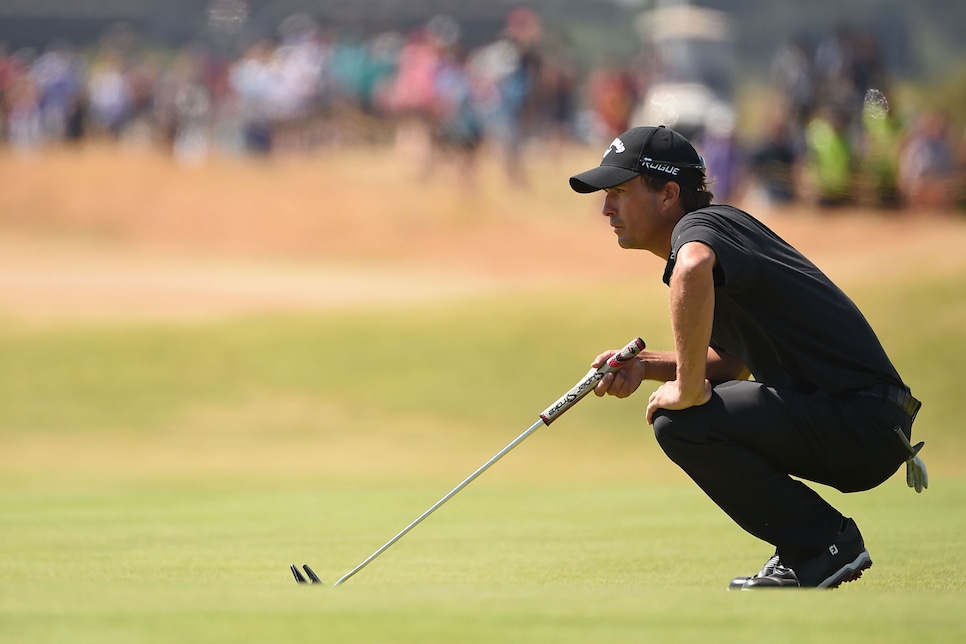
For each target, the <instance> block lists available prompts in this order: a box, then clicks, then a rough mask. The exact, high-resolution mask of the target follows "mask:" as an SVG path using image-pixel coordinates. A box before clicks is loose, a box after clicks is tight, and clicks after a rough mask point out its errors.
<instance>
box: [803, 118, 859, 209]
mask: <svg viewBox="0 0 966 644" xmlns="http://www.w3.org/2000/svg"><path fill="white" fill-rule="evenodd" d="M845 128H846V116H845V115H844V114H843V113H842V112H841V110H839V109H836V108H834V107H832V106H830V105H825V106H823V107H822V108H820V109H819V111H818V112H817V113H816V114H815V115H814V116H813V117H812V119H811V121H809V123H808V126H807V127H806V130H805V139H806V146H807V147H806V157H805V161H806V176H807V180H808V188H809V192H810V194H811V197H812V198H813V200H814V201H815V202H816V203H817V204H818V205H820V206H823V207H833V206H842V205H845V204H847V203H849V202H850V201H851V200H852V151H851V149H850V147H849V141H848V136H847V133H846V129H845Z"/></svg>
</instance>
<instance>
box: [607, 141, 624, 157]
mask: <svg viewBox="0 0 966 644" xmlns="http://www.w3.org/2000/svg"><path fill="white" fill-rule="evenodd" d="M611 150H613V151H614V152H616V153H617V154H620V153H621V152H623V151H624V142H623V141H621V140H620V137H618V138H616V139H614V140H613V141H611V143H610V147H608V148H607V149H606V150H604V156H605V157H606V156H607V155H608V154H610V151H611Z"/></svg>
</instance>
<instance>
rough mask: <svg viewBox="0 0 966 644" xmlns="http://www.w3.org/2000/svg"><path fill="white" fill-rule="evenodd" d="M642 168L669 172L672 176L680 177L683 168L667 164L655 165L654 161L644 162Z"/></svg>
mask: <svg viewBox="0 0 966 644" xmlns="http://www.w3.org/2000/svg"><path fill="white" fill-rule="evenodd" d="M641 166H642V167H644V168H647V169H648V170H657V171H658V172H667V173H668V174H669V175H671V176H674V177H676V176H678V173H679V172H681V168H675V167H674V166H673V165H667V164H665V163H655V162H653V161H642V162H641Z"/></svg>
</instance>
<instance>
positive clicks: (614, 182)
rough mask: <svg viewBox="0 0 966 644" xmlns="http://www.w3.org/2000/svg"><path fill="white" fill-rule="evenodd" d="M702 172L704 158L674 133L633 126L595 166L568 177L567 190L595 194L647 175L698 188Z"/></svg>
mask: <svg viewBox="0 0 966 644" xmlns="http://www.w3.org/2000/svg"><path fill="white" fill-rule="evenodd" d="M704 172H705V166H704V159H702V158H701V155H699V154H698V152H697V150H695V149H694V146H693V145H691V143H690V142H689V141H688V140H687V139H686V138H684V137H683V136H681V135H680V134H678V133H677V132H675V131H674V130H670V129H668V128H666V127H664V126H663V125H660V126H658V127H652V126H647V127H635V128H631V129H629V130H628V131H626V132H624V133H623V134H621V135H620V136H619V137H617V138H616V139H614V140H613V142H612V143H611V144H610V147H609V148H607V151H606V152H605V153H604V158H603V160H602V161H601V162H600V165H599V166H597V167H596V168H592V169H590V170H588V171H587V172H581V173H580V174H578V175H575V176H573V177H570V187H571V188H573V189H574V190H575V191H577V192H583V193H587V192H596V191H597V190H603V189H604V188H613V187H614V186H619V185H620V184H622V183H624V182H626V181H630V180H631V179H633V178H634V177H636V176H637V175H639V174H650V175H654V176H656V177H661V178H664V179H669V180H671V181H676V182H678V183H679V184H681V185H682V186H685V187H688V188H698V187H699V186H700V185H701V182H702V181H703V180H704Z"/></svg>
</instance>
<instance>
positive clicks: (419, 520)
mask: <svg viewBox="0 0 966 644" xmlns="http://www.w3.org/2000/svg"><path fill="white" fill-rule="evenodd" d="M543 425H546V423H545V422H544V420H543V419H542V418H541V419H540V420H538V421H537V422H535V423H534V424H533V425H531V426H530V428H529V429H528V430H527V431H525V432H523V433H522V434H520V435H519V436H517V437H516V438H515V439H514V440H513V442H512V443H510V444H509V445H507V446H506V447H504V448H503V449H502V450H500V452H499V453H498V454H497V455H496V456H494V457H493V458H491V459H490V460H488V461H487V462H486V463H484V464H483V465H482V466H481V467H480V469H478V470H476V471H475V472H473V473H472V474H470V475H469V476H468V477H467V478H466V479H465V480H464V481H463V482H462V483H460V484H459V485H457V486H456V487H454V488H453V489H452V490H450V491H449V492H448V493H447V494H446V496H444V497H443V498H441V499H440V500H439V501H437V502H436V503H434V504H433V507H431V508H429V509H428V510H426V511H425V512H423V513H422V514H421V515H419V517H418V518H417V519H416V520H415V521H413V522H412V523H410V524H409V525H408V526H406V527H405V528H403V529H402V530H401V531H400V532H399V534H397V535H396V536H395V537H393V538H392V539H390V540H389V541H387V542H386V543H385V544H384V545H383V546H382V547H381V548H379V549H378V550H376V551H375V552H374V553H372V554H371V555H369V556H368V557H367V558H366V560H365V561H363V562H362V563H361V564H359V565H358V566H356V567H355V568H353V569H352V570H350V571H349V572H347V573H346V574H344V575H342V577H341V578H340V579H339V580H338V581H336V582H335V583H334V584H333V586H338V585H340V584H341V583H342V582H344V581H345V580H346V579H348V578H349V577H351V576H352V575H354V574H356V573H357V572H359V571H360V570H362V569H363V568H365V567H366V566H368V565H369V563H370V562H371V561H372V560H373V559H375V558H376V557H378V556H379V555H381V554H382V553H383V552H385V551H386V550H387V549H388V548H389V547H390V546H391V545H392V544H394V543H396V542H397V541H399V540H400V539H402V538H403V537H404V536H405V535H406V533H407V532H409V531H410V530H412V529H413V528H415V527H416V526H417V525H419V524H420V523H422V521H423V519H425V518H426V517H428V516H429V515H431V514H432V513H433V512H435V511H436V510H438V509H439V507H440V506H441V505H443V504H444V503H446V502H447V501H449V500H450V499H451V498H453V496H455V495H456V493H457V492H459V491H460V490H462V489H463V488H464V487H466V486H467V485H469V484H470V483H472V482H473V480H474V479H475V478H476V477H478V476H479V475H480V474H482V473H483V472H485V471H486V470H488V469H489V468H490V466H491V465H493V464H494V463H496V462H497V461H498V460H500V459H501V458H503V457H504V456H506V454H507V453H508V452H509V451H510V450H512V449H513V448H514V447H516V446H517V445H519V444H520V443H522V442H523V441H524V440H525V439H526V438H527V436H529V435H530V434H532V433H533V432H535V431H537V429H539V428H540V427H541V426H543Z"/></svg>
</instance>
